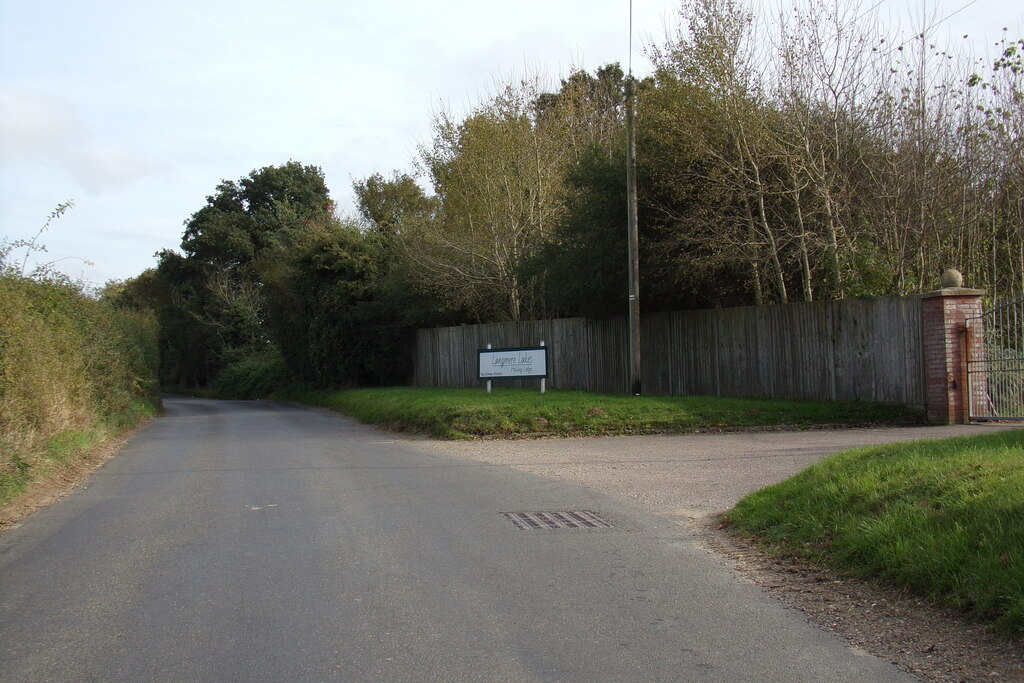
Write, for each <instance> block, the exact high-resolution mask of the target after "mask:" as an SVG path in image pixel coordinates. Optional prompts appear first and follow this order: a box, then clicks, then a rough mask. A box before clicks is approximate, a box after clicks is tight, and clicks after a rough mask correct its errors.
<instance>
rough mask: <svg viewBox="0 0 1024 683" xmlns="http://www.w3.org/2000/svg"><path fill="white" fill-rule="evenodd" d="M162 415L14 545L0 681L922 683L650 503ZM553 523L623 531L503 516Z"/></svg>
mask: <svg viewBox="0 0 1024 683" xmlns="http://www.w3.org/2000/svg"><path fill="white" fill-rule="evenodd" d="M166 406H167V409H168V414H167V416H166V417H164V418H160V419H158V420H156V421H155V422H154V423H153V424H152V426H151V427H149V428H148V429H147V430H146V431H144V432H143V433H142V434H140V435H139V436H138V437H136V438H135V439H134V440H133V441H132V442H131V444H130V445H129V447H128V448H127V449H126V450H125V452H123V453H122V454H121V455H120V456H118V457H117V458H115V459H114V460H112V461H111V462H109V463H108V464H107V465H106V466H104V467H103V468H102V469H100V470H99V471H98V472H97V473H96V474H95V475H93V477H92V478H91V479H90V480H89V481H88V482H87V484H86V486H85V487H83V488H81V489H79V490H78V491H76V492H75V493H74V494H73V495H71V496H69V497H68V498H66V499H64V500H62V501H60V502H59V503H56V504H54V505H52V506H50V507H48V508H46V509H43V510H40V511H39V512H37V513H36V514H34V515H32V516H31V517H29V518H28V519H26V520H25V521H24V522H23V523H22V524H21V525H20V526H19V527H18V528H16V529H13V530H11V531H9V532H7V533H5V534H3V535H2V536H0V680H3V681H48V680H58V681H92V680H102V681H146V680H153V681H157V680H159V681H242V680H245V681H328V680H344V681H362V680H367V681H377V680H379V681H456V680H457V681H465V680H500V681H541V680H558V681H903V680H911V679H909V678H908V677H906V676H904V675H903V674H902V673H900V672H899V671H898V670H896V669H895V668H894V667H893V666H891V665H890V664H888V663H887V662H883V661H881V660H878V659H876V658H874V657H871V656H868V655H865V654H864V653H861V652H858V651H856V650H854V649H853V648H851V647H849V646H848V645H847V644H846V643H844V642H843V641H842V640H840V639H838V638H836V637H835V636H832V635H830V634H827V633H825V632H822V631H820V630H818V629H816V628H815V627H813V626H811V625H809V624H808V623H806V622H805V620H804V619H803V618H802V616H801V615H800V614H799V613H797V612H794V611H791V610H787V609H785V608H783V607H782V606H781V605H780V604H779V603H777V602H776V601H774V600H773V599H772V598H770V597H769V596H767V595H766V594H764V593H763V592H762V591H761V590H760V589H758V588H757V587H756V586H754V585H752V584H750V583H747V582H744V581H743V580H742V579H741V578H740V577H739V576H738V575H737V574H736V573H735V572H734V571H733V570H732V569H730V568H729V567H728V566H727V565H726V564H724V563H723V562H721V561H720V560H719V559H718V558H716V557H714V556H712V555H709V554H708V553H707V552H706V551H704V550H701V549H700V548H699V547H698V546H697V545H696V544H695V542H694V539H693V537H692V536H691V535H690V534H689V533H688V532H687V531H686V530H685V529H683V528H681V527H680V526H679V525H677V524H675V523H673V522H672V521H671V520H669V519H667V518H665V517H663V516H658V515H655V514H652V513H651V512H650V511H648V510H647V509H646V508H644V507H643V506H642V505H641V504H640V503H639V502H636V501H631V500H629V499H628V498H624V497H621V496H610V495H607V494H602V493H599V492H597V491H595V490H593V489H591V488H585V487H582V486H579V485H577V484H573V483H570V482H563V481H557V480H553V479H550V478H545V477H541V476H538V475H536V474H533V473H529V472H522V471H517V470H515V469H513V468H509V467H505V466H502V465H497V464H491V463H486V462H479V461H473V460H468V459H466V458H458V457H455V456H452V455H449V454H446V453H443V452H440V451H437V450H436V449H431V448H429V447H427V446H426V445H425V444H417V443H416V441H408V440H404V441H403V440H397V439H396V438H395V437H392V436H389V435H388V434H386V433H384V432H379V431H376V430H373V429H371V428H368V427H365V426H362V425H359V424H358V423H356V422H354V421H352V420H350V419H348V418H345V417H342V416H338V415H333V414H329V413H326V412H323V411H317V410H311V409H304V408H298V407H292V406H284V405H280V404H274V403H264V402H216V401H206V400H196V399H170V400H167V401H166ZM548 510H557V511H564V510H582V511H592V512H594V513H596V514H597V515H598V516H599V517H601V518H603V519H604V520H606V521H607V522H608V523H610V524H611V525H612V527H611V528H600V529H591V530H582V529H550V530H520V529H518V528H516V526H514V525H513V524H512V522H510V521H509V519H508V518H506V516H504V515H503V514H502V513H505V512H535V511H548Z"/></svg>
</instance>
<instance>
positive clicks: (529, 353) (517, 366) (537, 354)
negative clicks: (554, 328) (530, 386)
mask: <svg viewBox="0 0 1024 683" xmlns="http://www.w3.org/2000/svg"><path fill="white" fill-rule="evenodd" d="M476 354H477V379H479V380H481V381H486V382H487V392H488V393H490V391H491V380H495V379H539V380H540V392H541V393H542V394H543V393H544V392H545V389H546V384H545V382H546V380H547V376H548V349H547V347H546V346H545V345H544V342H543V341H541V343H540V346H526V347H516V348H510V349H492V348H491V345H490V344H488V345H487V348H486V349H478V350H477V352H476Z"/></svg>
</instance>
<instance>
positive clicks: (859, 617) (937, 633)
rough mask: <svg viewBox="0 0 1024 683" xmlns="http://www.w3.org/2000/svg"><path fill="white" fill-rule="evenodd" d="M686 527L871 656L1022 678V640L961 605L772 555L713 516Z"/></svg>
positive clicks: (927, 672)
mask: <svg viewBox="0 0 1024 683" xmlns="http://www.w3.org/2000/svg"><path fill="white" fill-rule="evenodd" d="M687 526H688V527H689V528H691V529H693V530H695V531H696V532H697V536H698V538H699V539H700V543H701V544H702V545H703V546H704V547H706V548H707V549H709V550H711V551H712V552H715V553H718V554H721V555H725V556H726V557H729V558H730V559H732V560H733V561H734V563H735V567H736V569H737V571H739V572H740V573H741V574H742V575H743V576H744V577H746V578H747V579H749V580H751V581H753V582H754V583H756V584H757V585H759V586H761V587H762V588H764V589H765V590H766V591H768V592H769V593H771V594H772V595H774V596H775V597H776V598H778V599H779V600H781V601H782V602H783V603H784V604H786V605H787V606H788V607H791V608H793V609H797V610H799V611H801V612H803V613H804V614H805V615H806V616H807V618H808V619H809V620H811V621H812V622H814V623H815V624H817V625H818V626H820V627H822V628H824V629H826V630H829V631H831V632H833V633H837V634H839V635H841V636H842V637H844V638H845V639H846V640H848V641H849V642H850V644H851V645H853V646H855V647H859V648H861V649H862V650H864V651H866V652H869V653H871V654H873V655H875V656H876V657H880V658H883V659H886V660H888V661H891V662H892V663H893V664H895V665H897V666H899V667H900V668H901V669H903V670H904V671H907V672H909V673H913V674H915V675H917V676H918V677H920V678H922V679H923V680H926V681H943V682H947V681H957V682H959V681H979V680H1000V681H1024V643H1020V642H1017V643H1013V642H1009V641H1007V640H1006V639H1004V638H1001V637H999V636H998V635H996V634H995V633H994V632H993V631H992V629H991V628H990V627H989V626H988V625H987V624H985V623H983V622H981V621H979V620H977V619H974V618H971V617H969V616H967V615H965V614H963V613H962V612H960V611H957V610H954V609H948V608H943V607H939V606H937V605H935V604H933V603H931V602H929V601H928V600H925V599H922V598H919V597H916V596H914V595H911V594H909V593H907V592H906V591H901V590H898V589H895V588H892V587H888V586H883V585H879V584H875V583H871V582H867V581H861V580H857V579H850V578H846V577H842V576H839V575H837V574H834V573H830V572H827V571H822V570H820V569H817V568H814V567H809V566H807V565H806V564H803V563H800V562H797V561H795V560H792V559H789V558H779V557H772V556H769V555H766V554H764V553H763V552H761V550H760V549H759V548H757V547H756V546H755V545H754V544H753V543H752V542H751V541H749V540H748V539H745V538H743V537H741V536H739V535H737V534H735V533H731V532H729V531H727V530H724V529H723V528H721V526H720V525H719V524H718V523H717V522H716V520H714V519H705V520H695V521H693V522H691V523H689V524H687Z"/></svg>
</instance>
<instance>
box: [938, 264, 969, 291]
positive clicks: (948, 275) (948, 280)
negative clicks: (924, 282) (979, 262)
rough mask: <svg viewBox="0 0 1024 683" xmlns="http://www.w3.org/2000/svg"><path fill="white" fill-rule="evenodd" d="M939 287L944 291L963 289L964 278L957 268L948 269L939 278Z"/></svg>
mask: <svg viewBox="0 0 1024 683" xmlns="http://www.w3.org/2000/svg"><path fill="white" fill-rule="evenodd" d="M939 286H941V287H942V288H943V289H951V288H954V287H963V286H964V276H963V275H962V274H961V273H960V271H959V270H957V269H956V268H947V269H946V270H944V271H942V275H941V276H940V277H939Z"/></svg>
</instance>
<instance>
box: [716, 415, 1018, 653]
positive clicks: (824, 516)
mask: <svg viewBox="0 0 1024 683" xmlns="http://www.w3.org/2000/svg"><path fill="white" fill-rule="evenodd" d="M728 520H729V521H731V522H732V523H733V524H734V525H735V526H736V527H737V528H738V529H739V530H741V531H742V532H745V533H748V534H752V535H754V537H755V538H756V539H757V540H758V541H759V542H761V543H763V544H764V545H766V546H767V547H769V548H771V549H774V550H775V551H777V552H781V553H785V554H791V555H795V556H798V557H801V558H803V559H806V560H809V561H812V562H814V563H817V564H820V565H824V566H828V567H832V568H835V569H839V570H841V571H843V572H847V573H849V574H852V575H855V576H859V577H864V578H871V579H880V580H882V581H885V582H887V583H890V584H894V585H896V586H901V587H905V588H907V589H909V590H911V591H914V592H915V593H917V594H920V595H923V596H927V597H930V598H934V599H936V600H938V601H940V602H941V603H943V604H948V605H952V606H956V607H960V608H963V609H965V610H968V611H970V612H973V613H974V614H976V615H979V616H982V617H985V618H989V619H991V620H992V621H993V622H994V623H995V624H996V625H997V626H998V627H999V628H1000V629H1001V630H1002V631H1003V632H1004V633H1006V634H1009V635H1013V636H1015V637H1018V638H1019V637H1024V431H1016V430H1014V431H1008V432H999V433H994V434H985V435H982V436H978V437H970V438H956V439H947V440H941V441H927V442H917V443H905V444H896V445H888V446H878V447H872V448H864V449H857V450H852V451H847V452H844V453H840V454H838V455H835V456H833V457H831V458H828V459H826V460H823V461H821V462H819V463H817V464H815V465H814V466H812V467H810V468H809V469H807V470H806V471H804V472H803V473H801V474H799V475H797V476H796V477H793V478H792V479H789V480H787V481H785V482H782V483H780V484H777V485H775V486H771V487H768V488H766V489H764V490H762V491H759V492H757V493H754V494H752V495H750V496H748V497H747V498H745V499H744V500H743V501H741V502H740V503H739V505H737V507H736V508H735V509H734V510H733V511H732V512H730V513H729V515H728Z"/></svg>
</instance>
